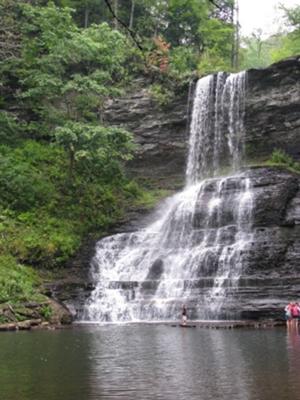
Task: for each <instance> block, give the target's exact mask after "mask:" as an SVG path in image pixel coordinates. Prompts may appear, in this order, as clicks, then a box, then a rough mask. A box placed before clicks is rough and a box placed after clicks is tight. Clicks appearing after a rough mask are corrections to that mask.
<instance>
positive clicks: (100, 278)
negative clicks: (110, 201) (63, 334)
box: [82, 72, 253, 322]
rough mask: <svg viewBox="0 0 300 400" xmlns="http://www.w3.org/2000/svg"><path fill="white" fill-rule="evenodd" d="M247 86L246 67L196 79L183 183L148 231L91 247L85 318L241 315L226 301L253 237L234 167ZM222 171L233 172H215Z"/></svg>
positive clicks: (246, 194) (248, 195) (242, 183)
mask: <svg viewBox="0 0 300 400" xmlns="http://www.w3.org/2000/svg"><path fill="white" fill-rule="evenodd" d="M245 82H246V74H245V73H244V72H241V73H238V74H230V75H228V74H226V73H219V74H217V75H210V76H208V77H205V78H202V79H200V80H199V81H198V82H197V86H196V89H195V96H194V103H193V111H192V119H191V127H190V138H189V154H188V160H187V168H186V186H185V189H184V190H183V191H182V192H180V193H178V194H176V195H174V196H172V197H170V198H168V199H167V200H166V201H165V202H164V203H163V204H162V205H161V207H160V208H159V209H158V211H157V213H156V215H155V219H154V222H153V223H152V224H150V225H149V226H148V227H146V228H145V229H141V230H139V231H137V232H134V233H122V234H117V235H113V236H109V237H106V238H104V239H102V240H100V241H99V242H98V243H97V246H96V255H95V257H94V259H93V260H92V266H91V271H92V272H91V273H92V275H93V279H94V281H95V282H97V285H96V288H95V290H94V291H93V292H92V293H91V296H90V298H89V299H88V301H87V303H86V305H85V308H84V312H83V316H82V319H83V320H88V321H111V322H121V321H156V320H173V319H178V316H179V314H180V308H181V306H182V304H183V303H186V304H187V307H188V309H189V312H190V316H191V317H192V318H194V319H218V318H234V317H238V314H237V313H236V312H234V313H233V314H232V313H231V314H228V312H226V311H224V309H226V307H224V306H225V305H226V303H228V302H234V301H235V297H234V291H235V288H236V286H237V285H238V280H239V277H240V275H241V273H242V271H243V268H244V267H245V265H246V262H247V260H246V259H245V258H244V254H245V252H244V250H245V249H246V248H247V247H248V246H249V245H250V243H251V238H252V233H251V214H252V208H253V196H252V192H251V181H250V179H249V178H248V177H247V175H246V174H245V173H242V172H238V171H239V169H240V166H241V163H242V160H243V153H244V137H245V132H244V124H243V119H244V108H245V107H244V99H245ZM222 169H223V171H222ZM224 169H225V170H226V171H227V172H228V171H230V172H231V174H232V175H230V176H223V177H218V176H220V175H222V172H224ZM235 309H236V307H235Z"/></svg>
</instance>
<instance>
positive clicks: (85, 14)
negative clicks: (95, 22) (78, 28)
mask: <svg viewBox="0 0 300 400" xmlns="http://www.w3.org/2000/svg"><path fill="white" fill-rule="evenodd" d="M89 15H90V10H89V9H88V6H85V9H84V27H85V28H87V27H88V25H89Z"/></svg>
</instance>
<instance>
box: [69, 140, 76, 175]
mask: <svg viewBox="0 0 300 400" xmlns="http://www.w3.org/2000/svg"><path fill="white" fill-rule="evenodd" d="M74 166H75V150H74V146H73V145H72V144H71V145H70V147H69V182H70V183H71V182H73V175H74Z"/></svg>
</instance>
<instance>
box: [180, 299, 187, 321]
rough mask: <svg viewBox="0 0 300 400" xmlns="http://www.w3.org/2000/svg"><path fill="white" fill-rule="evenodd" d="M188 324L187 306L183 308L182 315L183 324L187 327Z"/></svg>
mask: <svg viewBox="0 0 300 400" xmlns="http://www.w3.org/2000/svg"><path fill="white" fill-rule="evenodd" d="M186 322H187V311H186V306H185V304H184V305H183V306H182V313H181V324H182V325H186Z"/></svg>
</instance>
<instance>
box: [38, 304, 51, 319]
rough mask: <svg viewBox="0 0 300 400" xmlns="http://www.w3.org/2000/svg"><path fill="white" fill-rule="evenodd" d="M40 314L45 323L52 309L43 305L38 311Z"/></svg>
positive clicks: (49, 317)
mask: <svg viewBox="0 0 300 400" xmlns="http://www.w3.org/2000/svg"><path fill="white" fill-rule="evenodd" d="M40 314H41V316H42V317H44V318H45V319H46V320H47V321H49V320H50V319H51V317H52V315H53V310H52V308H51V307H50V306H49V305H48V304H45V305H43V306H42V308H41V309H40Z"/></svg>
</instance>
